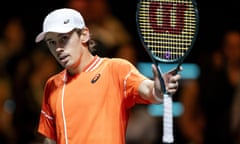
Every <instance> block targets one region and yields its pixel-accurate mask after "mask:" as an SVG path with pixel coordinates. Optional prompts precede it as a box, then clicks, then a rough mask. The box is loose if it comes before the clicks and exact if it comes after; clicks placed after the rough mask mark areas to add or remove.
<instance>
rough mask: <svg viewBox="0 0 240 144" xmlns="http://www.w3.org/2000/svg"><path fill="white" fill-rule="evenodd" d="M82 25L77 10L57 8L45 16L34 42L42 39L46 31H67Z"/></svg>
mask: <svg viewBox="0 0 240 144" xmlns="http://www.w3.org/2000/svg"><path fill="white" fill-rule="evenodd" d="M84 27H85V22H84V19H83V17H82V15H81V14H80V13H79V12H78V11H76V10H74V9H70V8H61V9H57V10H54V11H52V12H50V13H49V14H48V15H47V16H46V17H45V19H44V22H43V31H42V32H41V33H40V34H38V35H37V37H36V39H35V42H40V41H42V40H43V39H44V38H45V35H46V33H48V32H56V33H68V32H70V31H72V30H73V29H75V28H79V29H82V28H84Z"/></svg>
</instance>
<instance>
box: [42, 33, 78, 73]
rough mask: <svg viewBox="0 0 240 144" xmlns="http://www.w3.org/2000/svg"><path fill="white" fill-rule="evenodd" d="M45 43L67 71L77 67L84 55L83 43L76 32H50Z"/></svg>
mask: <svg viewBox="0 0 240 144" xmlns="http://www.w3.org/2000/svg"><path fill="white" fill-rule="evenodd" d="M45 41H46V43H47V45H48V48H49V50H50V52H51V53H52V55H53V56H54V57H55V59H56V60H57V61H58V62H59V63H60V64H61V65H62V66H63V67H64V68H67V69H72V68H74V67H77V66H78V65H79V63H80V58H81V55H82V43H81V40H80V36H79V35H78V34H77V32H76V31H71V32H69V33H64V34H59V33H53V32H49V33H47V34H46V37H45Z"/></svg>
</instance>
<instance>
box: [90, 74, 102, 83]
mask: <svg viewBox="0 0 240 144" xmlns="http://www.w3.org/2000/svg"><path fill="white" fill-rule="evenodd" d="M100 76H101V74H100V73H98V74H96V75H95V76H94V77H93V79H92V80H91V83H95V82H97V80H98V79H99V78H100Z"/></svg>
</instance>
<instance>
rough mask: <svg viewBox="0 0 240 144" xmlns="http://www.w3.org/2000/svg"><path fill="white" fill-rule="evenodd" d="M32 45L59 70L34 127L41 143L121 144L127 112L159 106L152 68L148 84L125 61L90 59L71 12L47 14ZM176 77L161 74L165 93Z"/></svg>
mask: <svg viewBox="0 0 240 144" xmlns="http://www.w3.org/2000/svg"><path fill="white" fill-rule="evenodd" d="M35 41H36V42H40V41H45V42H46V44H47V46H48V48H49V50H50V52H51V53H52V55H53V56H54V57H55V59H56V60H57V61H58V62H59V63H60V64H61V66H62V67H63V68H64V70H62V71H61V72H59V73H58V74H56V75H54V76H52V77H50V78H49V79H48V81H47V82H46V85H45V90H44V97H43V101H42V109H41V115H40V121H39V127H38V132H39V133H41V134H42V135H44V136H45V137H46V139H45V143H49V144H52V143H57V144H124V143H125V134H126V127H127V123H128V117H129V115H128V114H129V110H130V109H131V108H132V107H133V106H134V105H135V104H138V103H139V104H151V103H158V104H159V103H161V102H162V91H161V88H160V82H159V79H158V75H157V70H156V67H154V66H152V70H153V74H154V79H153V80H151V79H148V78H147V77H145V76H144V75H142V74H141V73H139V71H138V70H137V69H136V68H135V67H134V65H133V64H131V63H130V62H129V61H127V60H124V59H119V58H112V59H110V58H101V57H99V56H98V55H92V50H93V46H94V44H93V42H92V40H91V37H90V32H89V29H88V28H87V26H86V25H85V22H84V19H83V17H82V15H81V14H80V13H79V12H77V11H76V10H73V9H69V8H62V9H57V10H54V11H52V12H50V13H49V14H48V15H47V16H46V17H45V19H44V22H43V32H41V33H40V34H39V35H38V36H37V37H36V40H35ZM180 78H181V76H180V74H174V72H168V73H166V74H165V75H164V79H165V83H166V86H167V90H168V92H169V93H171V94H174V93H175V92H176V91H177V89H178V81H179V80H180Z"/></svg>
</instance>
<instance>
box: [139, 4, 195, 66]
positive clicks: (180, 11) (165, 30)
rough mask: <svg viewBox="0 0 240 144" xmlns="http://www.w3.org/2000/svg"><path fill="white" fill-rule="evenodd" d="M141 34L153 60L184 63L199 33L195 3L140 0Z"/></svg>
mask: <svg viewBox="0 0 240 144" xmlns="http://www.w3.org/2000/svg"><path fill="white" fill-rule="evenodd" d="M136 23H137V31H138V34H139V37H140V40H141V42H142V44H143V46H144V48H145V49H146V50H147V52H148V53H149V55H150V57H151V58H152V60H153V61H155V60H157V61H160V62H164V63H175V62H178V63H182V61H183V60H184V58H185V57H186V56H187V55H188V53H189V52H190V51H191V49H192V47H193V46H194V43H195V41H196V37H197V34H198V25H199V14H198V9H197V3H196V1H195V0H139V2H138V4H137V10H136Z"/></svg>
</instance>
